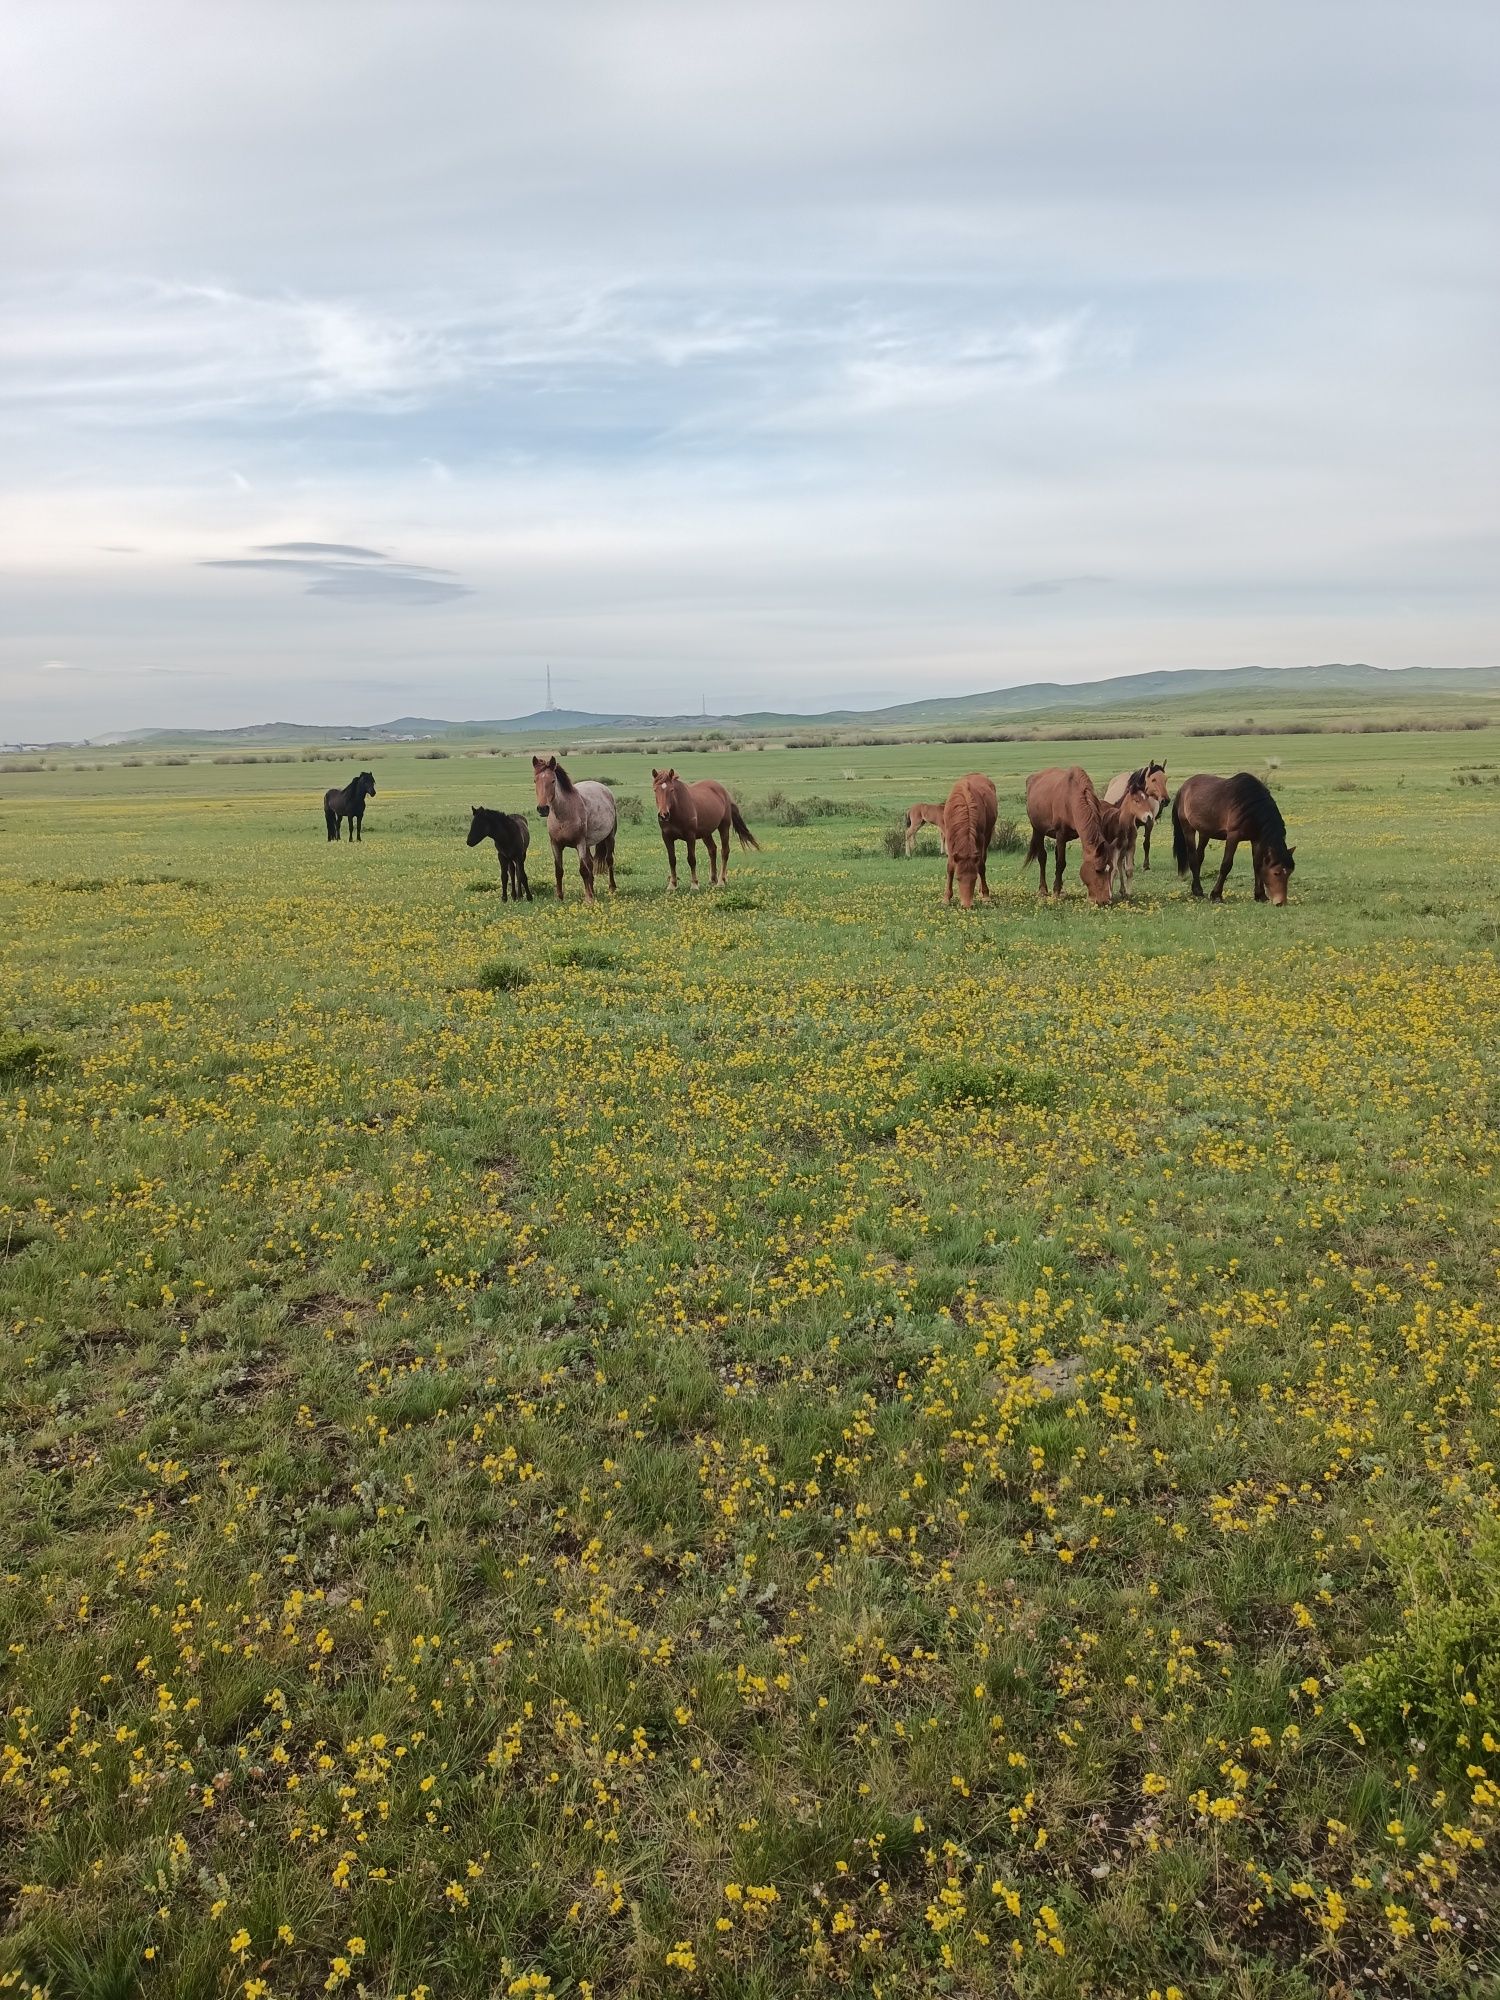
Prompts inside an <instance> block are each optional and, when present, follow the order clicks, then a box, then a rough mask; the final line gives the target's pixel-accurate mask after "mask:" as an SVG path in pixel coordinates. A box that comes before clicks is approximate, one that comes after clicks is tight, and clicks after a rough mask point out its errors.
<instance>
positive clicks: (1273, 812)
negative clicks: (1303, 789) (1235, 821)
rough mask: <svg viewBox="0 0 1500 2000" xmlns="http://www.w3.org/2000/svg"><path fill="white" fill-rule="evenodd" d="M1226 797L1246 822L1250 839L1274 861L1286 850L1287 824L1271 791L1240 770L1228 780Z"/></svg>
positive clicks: (1251, 774)
mask: <svg viewBox="0 0 1500 2000" xmlns="http://www.w3.org/2000/svg"><path fill="white" fill-rule="evenodd" d="M1229 796H1230V798H1231V799H1232V800H1233V802H1234V805H1235V808H1236V810H1237V811H1238V812H1240V813H1241V814H1243V816H1244V818H1245V819H1246V821H1247V822H1248V823H1249V833H1250V838H1251V840H1253V841H1256V842H1258V843H1259V845H1261V846H1262V847H1265V848H1268V849H1269V850H1270V851H1271V854H1272V856H1273V857H1274V858H1275V859H1276V860H1278V861H1279V860H1280V859H1281V858H1282V856H1283V855H1284V854H1285V853H1286V851H1287V846H1286V821H1285V820H1284V819H1283V818H1282V817H1281V808H1280V806H1278V805H1277V803H1276V801H1275V799H1273V798H1272V796H1271V793H1270V788H1269V787H1268V786H1267V785H1265V784H1263V783H1262V782H1261V780H1260V779H1259V778H1257V777H1256V776H1255V774H1254V772H1252V771H1240V772H1239V773H1237V775H1236V776H1234V777H1233V778H1231V779H1230V780H1229Z"/></svg>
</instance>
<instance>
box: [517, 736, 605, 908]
mask: <svg viewBox="0 0 1500 2000" xmlns="http://www.w3.org/2000/svg"><path fill="white" fill-rule="evenodd" d="M531 774H532V777H533V778H534V779H535V780H536V809H537V811H538V812H539V813H540V814H541V816H542V818H543V819H544V820H546V822H547V837H548V839H549V840H550V841H551V842H552V867H553V871H554V873H555V874H556V876H557V900H558V902H561V901H562V899H563V886H562V875H563V860H562V858H563V849H564V848H565V847H574V848H576V849H577V850H578V879H579V881H580V882H581V883H582V884H583V893H584V895H585V897H586V898H587V899H588V901H589V902H591V903H592V902H593V900H594V869H595V866H596V865H597V864H598V863H601V862H602V863H603V865H604V867H605V868H606V869H607V870H608V871H609V886H610V890H611V892H613V890H614V886H615V829H616V827H617V826H618V824H619V814H618V813H617V812H616V810H615V795H614V793H613V792H612V791H611V790H610V789H609V786H608V785H601V784H599V783H598V782H597V781H596V780H595V779H593V778H581V779H580V780H579V781H578V783H577V784H576V785H575V784H574V782H573V780H572V779H571V778H570V777H569V776H568V774H567V772H566V771H565V770H564V769H563V767H562V765H561V764H559V763H558V761H557V759H556V758H555V757H533V758H532V760H531Z"/></svg>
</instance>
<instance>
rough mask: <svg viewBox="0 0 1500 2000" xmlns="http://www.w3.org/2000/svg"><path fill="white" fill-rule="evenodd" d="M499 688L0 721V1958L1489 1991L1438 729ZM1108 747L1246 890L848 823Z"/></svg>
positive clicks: (233, 1976) (1495, 1593) (1017, 1987)
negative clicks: (324, 801) (264, 733)
mask: <svg viewBox="0 0 1500 2000" xmlns="http://www.w3.org/2000/svg"><path fill="white" fill-rule="evenodd" d="M532 747H533V746H532V745H530V744H527V745H524V746H517V747H516V748H515V749H513V751H512V754H511V755H510V756H508V757H499V756H497V757H494V758H489V757H482V758H476V757H469V756H460V755H457V754H455V755H453V756H451V757H448V758H432V757H430V756H429V757H426V758H423V757H420V756H418V755H417V754H416V753H415V752H413V751H387V750H384V749H382V750H380V751H379V752H378V753H370V754H369V755H364V754H360V753H358V752H356V753H355V754H354V755H352V756H351V757H350V758H349V759H348V760H347V761H346V762H345V763H342V764H340V765H338V766H333V765H323V764H290V765H283V764H277V765H243V764H234V765H214V764H210V763H207V762H203V761H199V762H197V763H194V764H192V765H171V766H169V765H164V764H160V763H155V762H151V761H146V762H144V763H140V764H135V765H130V766H127V765H126V764H125V763H124V762H123V761H122V760H121V759H120V758H119V757H109V758H106V759H104V760H103V764H104V768H102V769H89V770H83V771H74V770H69V769H66V768H62V769H54V770H48V771H42V772H18V773H7V774H5V775H0V923H3V926H4V936H5V939H6V948H5V951H4V953H3V954H0V1005H3V1015H0V1019H3V1022H4V1024H5V1025H4V1029H3V1032H0V1176H3V1180H0V1397H3V1402H4V1415H3V1420H0V1431H3V1434H4V1443H5V1450H6V1466H5V1477H6V1482H7V1502H6V1505H5V1507H4V1508H3V1510H0V1536H3V1541H4V1553H3V1558H0V1568H3V1577H4V1595H3V1600H0V1602H3V1607H4V1608H3V1624H4V1639H5V1660H4V1668H3V1706H4V1737H3V1743H0V1905H3V1912H4V1926H5V1927H4V1932H3V1935H0V1984H3V1985H5V1986H7V1987H9V1989H10V1990H13V1991H17V1992H22V1993H25V1992H30V1991H33V1990H35V1989H37V1988H42V1989H45V1990H46V1991H48V1992H50V1993H51V1994H52V1995H55V1996H58V2000H62V1996H75V1995H76V1996H80V2000H81V1996H89V2000H106V1996H117V1995H118V1996H123V1995H128V1994H134V1993H137V1992H140V1993H145V1994H148V1995H160V1996H197V1995H223V1996H227V1997H228V2000H232V1997H233V1996H238V1995H244V1996H246V2000H266V1997H267V1996H272V1995H277V1996H289V1995H317V1994H321V1993H324V1992H329V1993H344V1994H348V1995H354V1994H357V1993H368V1994H372V1995H381V1996H394V1995H397V1994H402V1995H407V1996H427V1997H428V2000H448V1996H464V2000H470V1996H473V2000H478V1997H479V1996H489V1995H492V1994H516V1995H546V1994H552V1995H564V1994H577V1995H581V1996H587V1995H589V1994H592V1995H594V1996H595V2000H607V1996H613V1995H621V1994H635V1993H644V1994H656V1993H662V1994H681V1995H714V1996H723V1997H724V2000H729V1996H735V1997H736V2000H740V1997H741V1996H744V1997H745V2000H771V1996H777V2000H780V1996H790V1995H795V1994H802V1993H807V1992H814V1991H822V1990H825V1989H834V1990H839V1991H844V1992H848V1993H850V1994H857V1995H869V1996H871V1997H872V2000H874V1996H884V2000H897V1996H902V1995H907V1994H912V1993H934V1994H937V1993H944V1994H954V1995H961V1996H976V1995H987V1994H992V1993H993V1994H999V1993H1019V1994H1024V1995H1037V1996H1059V1997H1060V1996H1064V1995H1074V1994H1080V1993H1088V1994H1095V1995H1108V1996H1122V2000H1124V1997H1126V1996H1128V2000H1149V1996H1156V2000H1172V1996H1173V1995H1174V1994H1175V1995H1177V1996H1180V2000H1209V1996H1223V2000H1230V1996H1234V2000H1248V1996H1271V1995H1277V1996H1280V1995H1287V1996H1296V1995H1305V1996H1312V1995H1315V1994H1326V1993H1345V1994H1363V1995H1375V1994H1410V1995H1413V1996H1416V1995H1429V1994H1446V1995H1471V1994H1485V1993H1495V1992H1500V1941H1497V1936H1496V1930H1495V1927H1494V1921H1493V1911H1494V1908H1495V1904H1496V1897H1497V1892H1500V1872H1497V1868H1496V1839H1497V1820H1500V1741H1497V1736H1500V1498H1497V1483H1496V1464H1497V1459H1500V1327H1497V1317H1496V1309H1495V1304H1494V1300H1495V1289H1494V1286H1495V1278H1496V1269H1495V1259H1496V1254H1497V1237H1496V1230H1495V1221H1496V1202H1495V1177H1494V1175H1495V1162H1496V1154H1497V1150H1500V1149H1497V1131H1496V1114H1497V1106H1500V1087H1497V1083H1496V1074H1497V1069H1496V1050H1497V1038H1496V1027H1497V1020H1500V981H1497V977H1496V947H1497V942H1500V875H1497V871H1496V869H1495V867H1494V861H1493V843H1494V834H1495V828H1496V823H1497V818H1500V813H1497V807H1500V789H1497V788H1496V784H1495V780H1496V777H1497V775H1500V773H1497V769H1496V766H1497V763H1500V748H1497V746H1496V741H1495V736H1494V731H1493V730H1481V731H1474V732H1472V733H1468V734H1459V733H1452V734H1438V733H1429V734H1417V735H1379V736H1349V735H1328V736H1290V737H1287V738H1285V739H1274V738H1255V739H1253V740H1248V741H1241V742H1233V743H1229V742H1222V741H1213V740H1209V741H1189V740H1187V739H1184V738H1180V737H1179V738H1174V737H1171V736H1155V735H1153V736H1151V737H1150V738H1148V739H1144V740H1143V741H1142V742H1141V743H1140V745H1139V746H1138V749H1137V746H1132V745H1128V744H1117V743H1108V744H1102V745H1100V744H1096V745H1093V746H1090V745H1088V744H1083V743H1078V742H1069V743H1065V744H1062V745H1059V746H1056V747H1055V748H1053V749H1049V748H1048V747H1047V746H1045V745H1038V744H1035V743H1021V744H995V745H973V746H965V745H952V746H933V745H928V746H921V745H910V746H908V745H901V746H898V747H892V746H890V745H882V746H873V747H848V748H840V749H835V750H832V751H826V752H805V753H797V752H790V751H784V750H772V749H767V750H763V751H748V750H747V751H743V752H740V753H737V754H731V753H726V754H724V755H721V756H717V757H715V758H714V759H712V761H711V764H709V765H708V766H707V768H708V769H709V770H711V772H712V774H713V775H718V776H722V777H723V778H724V779H725V780H726V782H728V783H730V784H731V785H732V786H733V788H734V789H735V791H736V793H737V795H738V796H739V798H740V799H741V801H742V803H743V804H744V805H745V807H746V810H747V813H748V816H749V818H750V823H751V825H752V827H754V828H755V829H756V830H757V832H758V833H759V834H760V836H761V838H762V840H763V842H764V851H763V852H762V853H760V854H744V855H742V854H740V853H739V852H738V851H736V854H735V858H734V865H733V875H732V878H731V885H730V887H729V889H728V890H727V891H726V892H720V893H717V894H710V893H708V892H705V893H703V894H701V895H699V896H692V895H690V894H687V893H683V894H680V895H679V896H678V897H676V898H675V899H672V898H669V897H668V896H667V895H666V894H665V892H664V875H665V862H664V856H663V853H662V849H661V844H660V841H659V839H658V836H657V834H656V831H655V827H654V824H652V822H651V819H650V816H649V811H648V812H647V814H646V816H645V817H643V818H642V819H641V820H639V821H637V822H635V823H627V824H625V825H624V826H623V827H622V830H621V840H620V856H621V868H620V883H621V893H620V895H619V897H618V899H617V900H616V901H615V902H613V903H610V904H604V903H601V905H600V906H599V907H598V908H596V909H594V910H588V909H586V908H585V907H584V906H583V904H582V902H581V901H580V899H579V896H578V893H577V880H576V874H575V873H573V872H572V869H571V866H570V872H569V877H568V900H567V901H566V903H565V904H564V905H563V906H562V907H561V908H559V907H558V906H557V905H556V903H555V902H554V901H553V900H552V898H551V893H550V880H549V877H550V869H549V867H548V862H547V850H546V844H545V840H544V839H542V838H541V828H540V823H537V836H538V839H537V844H536V845H534V846H533V866H532V874H533V881H534V885H535V887H536V888H537V890H538V896H537V901H536V902H535V904H533V905H530V906H525V905H522V906H519V907H515V906H504V907H502V905H501V901H500V897H499V895H498V893H497V889H498V882H497V877H496V870H495V862H494V856H493V852H492V851H491V850H489V849H483V850H478V851H475V852H472V853H471V852H469V851H467V850H466V849H465V847H464V845H463V836H464V832H465V830H466V826H467V809H468V806H469V804H470V803H471V802H482V803H486V804H496V805H511V806H519V805H522V804H525V803H527V802H528V801H529V797H530V767H529V754H528V753H529V751H530V749H531V748H532ZM538 747H556V746H538ZM1148 751H1149V752H1154V753H1157V754H1160V753H1161V752H1163V751H1165V753H1166V754H1167V757H1168V761H1169V766H1170V772H1171V775H1172V777H1173V779H1174V780H1179V779H1181V778H1182V777H1183V776H1185V775H1186V774H1187V773H1188V772H1190V771H1192V770H1196V769H1203V768H1208V769H1218V770H1223V771H1231V770H1234V769H1238V768H1251V769H1255V770H1258V771H1266V770H1267V769H1268V767H1269V769H1270V772H1271V775H1272V776H1273V779H1274V783H1275V786H1276V790H1277V794H1278V797H1279V800H1280V803H1281V805H1282V807H1283V810H1284V812H1285V814H1286V817H1287V820H1288V823H1289V828H1290V835H1291V838H1292V839H1293V840H1294V841H1295V843H1296V848H1297V872H1296V874H1295V876H1294V878H1293V882H1292V902H1291V904H1290V906H1289V907H1288V908H1287V909H1285V910H1282V911H1277V910H1271V909H1267V908H1265V907H1263V906H1256V905H1255V904H1253V903H1252V901H1251V884H1250V871H1249V866H1248V858H1247V857H1246V856H1242V857H1241V861H1240V864H1239V866H1238V868H1237V871H1236V874H1235V876H1234V877H1233V878H1232V879H1231V884H1230V891H1229V899H1228V901H1227V902H1226V903H1225V904H1224V905H1223V906H1222V907H1209V906H1206V905H1201V904H1193V903H1191V902H1190V901H1189V899H1188V898H1187V896H1186V895H1185V893H1184V890H1183V887H1182V885H1180V884H1179V883H1178V881H1177V879H1176V876H1175V874H1174V873H1173V872H1172V870H1171V867H1170V840H1169V837H1168V829H1167V828H1166V826H1165V825H1163V827H1162V828H1161V829H1160V830H1159V834H1158V840H1157V844H1156V849H1155V854H1154V857H1153V859H1154V866H1153V868H1152V870H1151V873H1150V874H1149V875H1144V876H1143V875H1138V876H1137V899H1136V901H1135V902H1134V903H1133V904H1132V905H1131V906H1129V907H1117V908H1113V909H1108V910H1100V911H1096V910H1091V909H1090V908H1088V907H1087V906H1086V904H1085V902H1084V900H1083V898H1082V896H1081V894H1080V892H1079V890H1078V887H1077V875H1076V867H1075V869H1074V870H1073V871H1071V874H1070V885H1071V888H1072V894H1071V895H1070V896H1069V897H1068V898H1067V900H1066V902H1065V903H1064V905H1063V906H1062V907H1061V908H1057V907H1049V908H1041V907H1038V905H1037V902H1036V898H1035V894H1034V888H1035V877H1034V875H1033V877H1032V878H1031V881H1030V882H1029V883H1027V882H1023V880H1022V878H1021V875H1020V867H1019V856H1018V855H1015V854H1010V855H1003V854H1002V855H997V856H996V857H995V858H994V861H993V864H992V868H991V880H992V883H993V884H994V885H995V888H996V894H995V900H994V902H993V904H992V905H991V906H990V907H988V908H985V909H982V910H979V911H976V912H975V913H973V914H972V915H971V916H967V917H965V916H961V915H959V914H958V913H957V912H947V911H944V910H943V909H942V908H941V906H940V902H939V897H940V894H941V880H942V871H941V864H940V862H939V861H938V859H937V855H936V846H935V841H934V839H933V836H932V835H931V834H929V835H927V836H926V837H925V844H924V848H923V851H922V853H921V854H920V855H919V856H918V858H916V859H915V860H912V861H907V860H905V859H901V858H891V857H890V856H889V855H888V854H887V851H886V834H887V832H888V830H889V829H890V828H891V827H893V826H894V824H895V823H896V819H897V813H898V809H904V807H905V806H906V805H907V804H908V803H909V802H910V801H911V800H912V799H916V798H925V797H934V796H940V795H941V794H942V793H943V792H944V791H945V790H946V786H947V783H948V782H949V781H951V779H952V777H954V776H955V775H957V774H958V773H959V772H961V771H963V770H966V769H970V768H975V767H977V768H981V769H984V770H987V771H989V772H990V773H991V774H992V775H993V776H994V778H995V779H996V782H997V785H998V787H999V790H1000V797H1001V812H1002V819H1008V818H1011V817H1013V816H1016V815H1019V813H1020V810H1021V786H1020V779H1021V776H1022V774H1023V773H1024V772H1025V771H1027V770H1030V769H1034V768H1036V767H1037V766H1038V765H1041V764H1044V763H1048V762H1053V761H1061V762H1074V761H1081V762H1083V763H1085V764H1087V765H1088V766H1089V767H1090V768H1091V769H1092V770H1093V772H1094V774H1095V776H1096V778H1098V779H1100V780H1101V781H1102V780H1103V779H1104V778H1106V777H1108V776H1109V775H1110V773H1111V772H1113V771H1114V770H1116V769H1118V768H1120V767H1121V766H1122V765H1124V764H1125V763H1127V762H1129V761H1137V759H1138V756H1139V755H1144V754H1145V753H1146V752H1148ZM90 761H93V760H90ZM365 762H370V763H372V764H373V768H374V769H375V773H376V777H377V781H378V784H379V788H380V789H379V795H378V797H377V798H376V800H375V801H374V803H373V804H372V806H371V807H370V810H369V814H368V817H367V820H366V839H365V841H364V843H363V845H362V846H361V847H357V848H350V847H348V846H343V845H341V846H339V847H331V846H329V845H328V844H327V843H326V842H325V840H324V837H323V829H322V819H321V810H320V803H319V800H320V795H321V792H322V790H323V788H324V787H325V786H326V785H327V784H329V783H330V782H333V781H334V779H335V778H336V777H337V778H341V777H342V776H343V775H345V774H347V773H352V771H353V770H355V769H356V768H358V767H359V765H360V764H362V763H365ZM650 762H651V759H650V758H649V757H642V756H639V755H630V756H624V755H621V754H618V753H616V752H611V751H602V750H601V751H599V752H590V753H588V754H586V755H582V756H580V757H579V758H578V759H577V760H576V764H575V773H576V775H582V776H602V777H605V778H608V779H610V780H612V781H614V782H616V783H617V787H618V789H619V791H620V792H621V795H622V796H625V795H629V796H630V797H632V798H634V799H637V800H639V801H640V802H641V805H642V806H643V807H646V806H648V804H649V796H648V783H647V780H648V772H649V764H650ZM704 768H705V765H704V762H703V761H702V760H700V762H699V763H698V764H697V766H696V767H695V774H701V773H702V772H703V770H704ZM772 794H775V795H778V798H779V801H780V802H779V803H778V804H776V805H774V806H772V807H769V808H768V806H767V803H766V801H767V799H768V797H769V796H770V795H772ZM810 799H811V800H812V801H813V802H814V803H813V805H812V807H811V808H809V806H808V804H807V801H809V800H810ZM820 800H821V801H823V802H824V803H823V804H821V805H820V804H818V803H817V802H818V801H820ZM799 802H800V803H799ZM544 890H545V891H546V894H545V895H544V894H543V893H542V892H543V891H544Z"/></svg>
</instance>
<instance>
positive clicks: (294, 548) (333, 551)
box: [255, 542, 385, 562]
mask: <svg viewBox="0 0 1500 2000" xmlns="http://www.w3.org/2000/svg"><path fill="white" fill-rule="evenodd" d="M255 546H256V548H257V549H258V550H259V551H260V553H261V554H262V555H267V556H351V557H356V558H358V559H359V560H360V561H368V562H384V561H385V554H384V552H383V551H382V550H380V549H361V548H358V547H356V546H355V544H354V543H353V542H257V543H256V545H255Z"/></svg>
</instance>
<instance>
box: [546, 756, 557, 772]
mask: <svg viewBox="0 0 1500 2000" xmlns="http://www.w3.org/2000/svg"><path fill="white" fill-rule="evenodd" d="M547 769H548V770H549V771H555V770H556V769H557V759H556V758H555V757H549V758H548V759H547Z"/></svg>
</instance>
